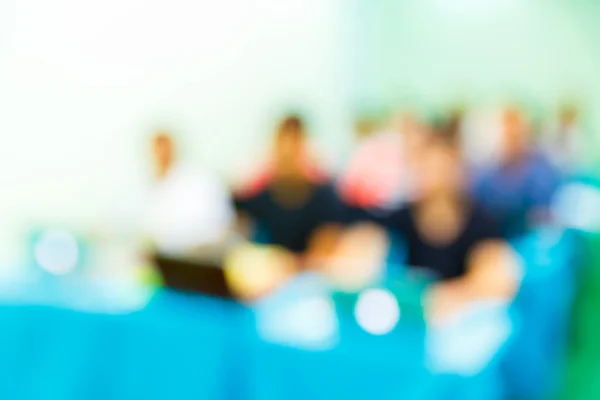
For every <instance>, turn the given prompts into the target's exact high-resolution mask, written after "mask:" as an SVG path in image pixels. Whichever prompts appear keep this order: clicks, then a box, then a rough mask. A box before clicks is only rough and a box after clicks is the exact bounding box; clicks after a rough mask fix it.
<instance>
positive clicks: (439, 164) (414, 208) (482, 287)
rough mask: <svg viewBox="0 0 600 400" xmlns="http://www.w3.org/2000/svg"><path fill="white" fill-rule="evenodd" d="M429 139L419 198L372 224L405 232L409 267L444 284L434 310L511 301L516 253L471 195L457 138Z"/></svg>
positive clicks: (437, 292)
mask: <svg viewBox="0 0 600 400" xmlns="http://www.w3.org/2000/svg"><path fill="white" fill-rule="evenodd" d="M429 140H430V142H429V143H428V144H427V146H426V147H425V149H424V151H423V153H422V155H421V159H420V161H419V165H418V168H417V174H418V178H419V181H420V190H419V195H418V197H417V198H416V199H415V200H414V201H413V202H411V203H409V204H408V205H407V206H406V207H404V208H401V209H399V210H397V211H394V212H392V213H391V214H388V215H386V216H381V217H377V216H371V219H372V221H374V222H377V223H379V224H381V225H382V226H385V227H387V228H388V229H389V230H390V231H396V232H398V233H400V234H401V236H402V237H403V238H404V240H405V242H406V245H407V246H406V247H407V252H408V254H407V259H406V260H405V262H406V265H408V266H409V268H415V269H417V268H418V269H426V270H427V271H430V272H433V275H434V276H436V277H437V278H438V279H439V280H440V283H438V284H436V285H434V286H433V290H432V292H431V295H432V297H431V300H432V303H431V305H430V306H431V307H432V308H433V310H432V311H433V312H436V310H439V309H440V307H441V308H448V307H449V308H453V307H454V306H458V305H460V304H462V303H463V302H466V301H469V300H473V299H476V298H480V297H494V298H497V297H500V298H506V297H510V296H511V295H512V294H513V291H514V290H515V288H516V279H517V274H516V258H515V256H514V254H513V251H512V250H511V249H510V247H509V246H508V244H507V243H506V242H505V241H504V239H503V236H502V234H501V230H500V227H499V225H498V224H497V222H496V221H495V220H494V218H493V217H491V216H490V215H489V214H488V213H487V212H486V211H485V210H484V209H482V207H481V206H480V205H478V204H477V203H476V202H474V201H472V200H471V199H469V197H468V196H467V192H466V190H465V185H464V180H465V173H464V170H463V167H462V163H461V157H460V152H459V151H458V150H457V146H456V145H455V143H454V140H452V139H451V138H449V137H447V136H445V135H442V134H433V135H432V136H431V138H430V139H429ZM340 241H341V242H342V243H343V242H344V239H341V240H340ZM363 242H364V239H363ZM356 246H358V243H355V244H354V246H352V245H346V247H347V248H355V247H356Z"/></svg>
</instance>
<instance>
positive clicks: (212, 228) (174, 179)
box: [143, 131, 234, 254]
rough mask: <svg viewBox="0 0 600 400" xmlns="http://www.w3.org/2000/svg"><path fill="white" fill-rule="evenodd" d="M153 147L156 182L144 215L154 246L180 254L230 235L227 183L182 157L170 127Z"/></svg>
mask: <svg viewBox="0 0 600 400" xmlns="http://www.w3.org/2000/svg"><path fill="white" fill-rule="evenodd" d="M151 150H152V158H153V162H154V182H153V183H152V185H151V187H150V190H149V192H148V195H147V202H146V206H145V208H144V217H143V234H144V235H145V236H146V238H147V240H149V241H150V243H151V246H152V247H153V248H154V249H155V250H157V251H159V252H167V253H177V254H186V253H191V252H194V251H195V250H198V249H199V248H201V247H203V246H213V245H215V246H218V245H219V244H220V243H222V242H223V241H224V240H225V238H226V237H227V236H228V233H229V231H230V229H231V225H232V222H233V216H234V212H233V204H232V201H231V198H230V196H229V194H228V192H227V189H226V187H225V186H224V185H223V183H222V182H221V181H220V180H219V178H218V177H217V176H216V175H215V174H213V173H212V172H211V171H210V170H208V169H204V170H194V169H191V168H189V167H186V166H184V165H183V164H182V163H180V162H179V160H178V159H177V149H176V143H175V140H174V138H173V136H172V135H171V134H170V133H169V132H166V131H161V132H158V133H156V134H155V135H154V136H153V138H152V142H151Z"/></svg>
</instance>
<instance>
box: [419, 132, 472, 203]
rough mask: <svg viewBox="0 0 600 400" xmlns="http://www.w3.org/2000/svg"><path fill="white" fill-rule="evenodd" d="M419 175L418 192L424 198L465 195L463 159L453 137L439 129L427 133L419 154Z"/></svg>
mask: <svg viewBox="0 0 600 400" xmlns="http://www.w3.org/2000/svg"><path fill="white" fill-rule="evenodd" d="M417 175H418V178H419V179H418V181H419V192H420V194H421V197H422V198H423V199H425V200H426V199H431V198H435V197H437V196H460V195H462V191H463V179H464V169H463V161H462V157H461V152H460V150H459V148H458V146H457V145H456V142H455V140H454V138H453V137H451V136H448V135H446V134H445V133H444V132H443V131H438V130H434V131H433V132H432V133H431V134H430V135H428V138H427V141H426V143H425V145H424V147H423V149H422V150H421V154H420V156H419V161H418V165H417Z"/></svg>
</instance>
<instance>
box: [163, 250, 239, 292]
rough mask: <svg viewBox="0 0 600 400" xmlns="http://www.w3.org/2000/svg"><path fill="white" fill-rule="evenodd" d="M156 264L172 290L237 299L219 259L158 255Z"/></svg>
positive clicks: (166, 284) (165, 282)
mask: <svg viewBox="0 0 600 400" xmlns="http://www.w3.org/2000/svg"><path fill="white" fill-rule="evenodd" d="M154 262H155V264H156V266H157V267H158V271H159V272H160V274H161V276H162V278H163V281H164V284H165V286H167V287H168V288H170V289H173V290H177V291H181V292H188V293H189V292H191V293H201V294H205V295H209V296H215V297H220V298H225V299H235V298H236V296H235V294H234V293H233V291H232V289H231V287H230V286H229V284H228V283H227V279H226V277H225V271H224V270H223V268H222V263H221V262H220V261H217V259H214V258H209V259H192V258H183V257H178V256H172V255H166V254H156V255H155V256H154Z"/></svg>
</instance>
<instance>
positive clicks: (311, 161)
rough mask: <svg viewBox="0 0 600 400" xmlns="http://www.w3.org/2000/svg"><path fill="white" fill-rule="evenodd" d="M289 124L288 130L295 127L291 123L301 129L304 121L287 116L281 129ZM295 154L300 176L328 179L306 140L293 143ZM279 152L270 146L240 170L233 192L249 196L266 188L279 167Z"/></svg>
mask: <svg viewBox="0 0 600 400" xmlns="http://www.w3.org/2000/svg"><path fill="white" fill-rule="evenodd" d="M286 124H287V125H289V126H288V127H287V128H289V129H290V130H293V129H295V128H294V127H293V125H298V124H300V125H301V127H300V128H301V129H302V130H304V129H305V127H304V122H303V121H302V119H301V118H300V117H299V116H297V115H294V116H288V117H286V118H284V119H283V122H282V126H281V127H280V131H281V130H285V129H287V128H286V127H284V126H283V125H286ZM277 145H278V141H275V143H274V146H277ZM295 146H296V147H295V149H294V150H295V151H296V153H295V156H296V157H297V159H296V162H297V163H298V167H299V173H301V174H302V176H303V177H304V178H305V179H306V180H308V181H310V182H313V183H316V184H318V183H323V182H326V181H328V180H329V174H328V173H327V172H326V171H327V169H326V168H325V167H324V166H323V165H322V163H321V161H320V159H319V157H317V156H316V154H315V152H314V151H313V149H311V148H310V145H309V143H308V140H299V141H298V142H297V143H296V144H295ZM279 154H281V153H279V152H278V151H277V149H276V148H271V149H270V152H269V154H268V155H267V157H266V159H264V160H259V162H258V163H257V165H255V166H251V167H250V168H247V169H246V170H245V171H241V172H240V174H239V175H240V178H238V179H236V183H235V184H234V192H236V193H237V194H239V195H240V196H245V197H250V196H252V195H255V194H257V193H259V192H261V191H263V190H264V189H265V188H267V187H268V186H269V185H270V184H271V182H272V181H273V180H274V179H275V175H276V174H277V169H278V168H279V165H278V164H279V162H280V160H278V157H279Z"/></svg>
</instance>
